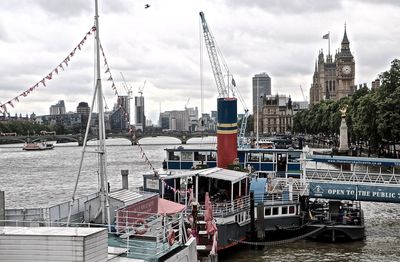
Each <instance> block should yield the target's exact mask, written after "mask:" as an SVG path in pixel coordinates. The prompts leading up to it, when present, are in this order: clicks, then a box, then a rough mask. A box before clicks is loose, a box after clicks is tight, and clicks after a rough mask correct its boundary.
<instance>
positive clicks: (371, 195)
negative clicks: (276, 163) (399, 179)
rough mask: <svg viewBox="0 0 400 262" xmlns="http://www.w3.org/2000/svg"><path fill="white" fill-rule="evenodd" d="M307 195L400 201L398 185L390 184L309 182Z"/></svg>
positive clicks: (373, 200) (390, 201)
mask: <svg viewBox="0 0 400 262" xmlns="http://www.w3.org/2000/svg"><path fill="white" fill-rule="evenodd" d="M309 196H310V197H315V198H327V199H343V200H358V201H371V202H387V203H400V187H399V186H390V185H360V184H348V183H327V182H310V184H309Z"/></svg>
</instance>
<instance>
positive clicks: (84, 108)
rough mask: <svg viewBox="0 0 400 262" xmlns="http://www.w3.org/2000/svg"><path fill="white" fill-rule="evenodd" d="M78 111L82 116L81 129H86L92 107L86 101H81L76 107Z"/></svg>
mask: <svg viewBox="0 0 400 262" xmlns="http://www.w3.org/2000/svg"><path fill="white" fill-rule="evenodd" d="M76 113H77V114H78V115H80V116H81V130H82V131H83V130H85V128H86V126H87V122H88V120H89V115H90V107H89V105H88V103H86V102H80V103H79V104H78V106H77V107H76Z"/></svg>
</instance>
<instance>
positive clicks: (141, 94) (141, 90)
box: [138, 80, 147, 96]
mask: <svg viewBox="0 0 400 262" xmlns="http://www.w3.org/2000/svg"><path fill="white" fill-rule="evenodd" d="M146 81H147V80H144V83H143V86H142V87H139V91H138V93H139V94H140V96H143V89H144V87H145V85H146Z"/></svg>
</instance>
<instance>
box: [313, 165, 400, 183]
mask: <svg viewBox="0 0 400 262" xmlns="http://www.w3.org/2000/svg"><path fill="white" fill-rule="evenodd" d="M306 179H307V180H308V181H310V180H325V181H341V182H352V183H369V184H391V185H400V174H395V173H390V174H389V173H369V172H360V171H341V170H329V169H308V168H307V172H306Z"/></svg>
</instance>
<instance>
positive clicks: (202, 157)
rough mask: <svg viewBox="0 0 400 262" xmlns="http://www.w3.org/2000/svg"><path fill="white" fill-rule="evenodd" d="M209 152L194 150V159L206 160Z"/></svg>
mask: <svg viewBox="0 0 400 262" xmlns="http://www.w3.org/2000/svg"><path fill="white" fill-rule="evenodd" d="M206 155H207V152H194V161H206Z"/></svg>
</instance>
